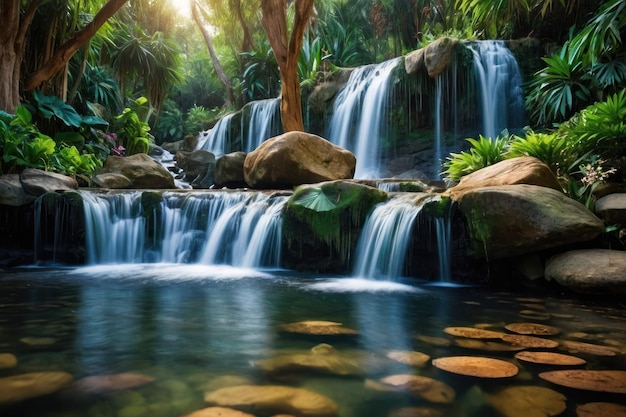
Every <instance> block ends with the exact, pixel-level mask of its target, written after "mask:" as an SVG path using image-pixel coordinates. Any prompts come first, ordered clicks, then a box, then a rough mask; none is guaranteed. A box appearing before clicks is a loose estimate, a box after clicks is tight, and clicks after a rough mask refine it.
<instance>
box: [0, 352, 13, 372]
mask: <svg viewBox="0 0 626 417" xmlns="http://www.w3.org/2000/svg"><path fill="white" fill-rule="evenodd" d="M15 365H17V358H16V357H15V355H14V354H12V353H0V369H7V368H13V367H14V366H15Z"/></svg>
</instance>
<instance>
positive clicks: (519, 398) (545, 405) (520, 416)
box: [485, 386, 566, 417]
mask: <svg viewBox="0 0 626 417" xmlns="http://www.w3.org/2000/svg"><path fill="white" fill-rule="evenodd" d="M485 396H486V398H487V402H488V403H489V404H491V406H492V407H493V408H495V409H496V410H498V412H499V413H500V414H501V415H502V416H504V417H552V416H558V415H559V414H561V413H562V412H563V411H565V408H566V405H565V396H564V395H563V394H560V393H558V392H556V391H554V390H551V389H549V388H544V387H534V386H525V387H508V388H504V389H501V390H498V391H496V392H495V393H493V394H485Z"/></svg>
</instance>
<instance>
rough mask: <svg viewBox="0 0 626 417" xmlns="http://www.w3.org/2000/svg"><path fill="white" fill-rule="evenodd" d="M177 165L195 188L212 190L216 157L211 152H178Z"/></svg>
mask: <svg viewBox="0 0 626 417" xmlns="http://www.w3.org/2000/svg"><path fill="white" fill-rule="evenodd" d="M175 160H176V165H177V166H178V167H179V168H180V169H182V170H183V171H184V172H185V180H186V181H187V182H189V183H191V184H192V186H193V187H194V188H210V187H211V186H212V185H213V176H214V173H215V155H214V154H213V153H211V152H209V151H205V150H202V149H200V150H197V151H193V152H187V151H178V152H176V157H175Z"/></svg>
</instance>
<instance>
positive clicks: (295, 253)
mask: <svg viewBox="0 0 626 417" xmlns="http://www.w3.org/2000/svg"><path fill="white" fill-rule="evenodd" d="M387 198H388V196H387V193H385V192H384V191H380V190H378V189H376V188H373V187H369V186H366V185H361V184H357V183H355V182H351V181H331V182H323V183H318V184H312V185H303V186H300V187H298V188H297V189H296V191H295V192H294V194H293V195H292V197H291V198H290V199H289V201H288V202H287V206H286V208H285V210H284V212H283V216H284V219H283V236H284V240H285V246H284V247H285V248H286V252H287V253H286V257H285V262H286V263H287V264H288V265H287V267H289V268H295V269H305V270H315V271H330V270H334V271H337V270H344V271H345V270H347V269H348V268H349V266H350V254H351V253H352V251H353V249H354V247H355V245H356V240H357V238H358V235H359V232H360V230H361V227H362V226H363V224H364V223H365V220H366V217H367V215H368V213H369V212H370V211H371V210H372V209H373V207H374V206H375V205H376V204H378V203H380V202H383V201H386V200H387Z"/></svg>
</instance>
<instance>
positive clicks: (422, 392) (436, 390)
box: [380, 374, 456, 404]
mask: <svg viewBox="0 0 626 417" xmlns="http://www.w3.org/2000/svg"><path fill="white" fill-rule="evenodd" d="M380 382H381V383H382V384H384V385H387V386H390V387H393V388H394V389H396V390H399V391H406V392H408V393H409V394H411V395H413V396H414V397H417V398H422V399H424V400H426V401H429V402H432V403H440V404H450V403H451V402H452V401H454V397H455V396H456V393H455V392H454V389H453V388H452V387H450V386H449V385H448V384H445V383H443V382H441V381H437V380H436V379H433V378H428V377H425V376H419V375H408V374H400V375H392V376H388V377H386V378H383V379H381V380H380Z"/></svg>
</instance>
